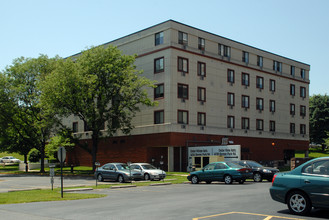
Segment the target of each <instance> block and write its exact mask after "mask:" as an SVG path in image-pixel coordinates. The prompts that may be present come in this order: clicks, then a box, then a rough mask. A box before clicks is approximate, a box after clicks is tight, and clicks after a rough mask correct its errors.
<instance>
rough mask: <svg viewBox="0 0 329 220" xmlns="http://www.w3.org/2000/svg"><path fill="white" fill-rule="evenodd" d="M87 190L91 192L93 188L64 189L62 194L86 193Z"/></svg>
mask: <svg viewBox="0 0 329 220" xmlns="http://www.w3.org/2000/svg"><path fill="white" fill-rule="evenodd" d="M88 190H93V188H76V189H64V190H63V192H75V191H88Z"/></svg>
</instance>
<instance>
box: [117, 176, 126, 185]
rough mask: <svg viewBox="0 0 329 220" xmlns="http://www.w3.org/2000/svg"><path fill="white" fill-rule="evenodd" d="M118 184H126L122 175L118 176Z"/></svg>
mask: <svg viewBox="0 0 329 220" xmlns="http://www.w3.org/2000/svg"><path fill="white" fill-rule="evenodd" d="M118 182H119V183H124V182H125V179H124V178H123V176H122V175H119V176H118Z"/></svg>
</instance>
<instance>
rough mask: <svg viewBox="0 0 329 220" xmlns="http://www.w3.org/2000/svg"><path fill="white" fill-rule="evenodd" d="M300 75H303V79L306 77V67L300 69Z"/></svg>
mask: <svg viewBox="0 0 329 220" xmlns="http://www.w3.org/2000/svg"><path fill="white" fill-rule="evenodd" d="M300 77H302V78H303V79H305V69H301V70H300Z"/></svg>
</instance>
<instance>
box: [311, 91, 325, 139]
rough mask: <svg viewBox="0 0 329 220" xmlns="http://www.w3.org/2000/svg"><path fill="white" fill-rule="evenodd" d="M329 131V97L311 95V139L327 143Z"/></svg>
mask: <svg viewBox="0 0 329 220" xmlns="http://www.w3.org/2000/svg"><path fill="white" fill-rule="evenodd" d="M327 132H329V97H328V96H327V95H313V96H311V97H310V141H311V142H312V143H316V144H321V145H323V144H325V139H326V138H327V137H328V136H327Z"/></svg>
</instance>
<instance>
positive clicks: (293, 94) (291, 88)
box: [290, 84, 295, 96]
mask: <svg viewBox="0 0 329 220" xmlns="http://www.w3.org/2000/svg"><path fill="white" fill-rule="evenodd" d="M290 95H292V96H295V85H294V84H290Z"/></svg>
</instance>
